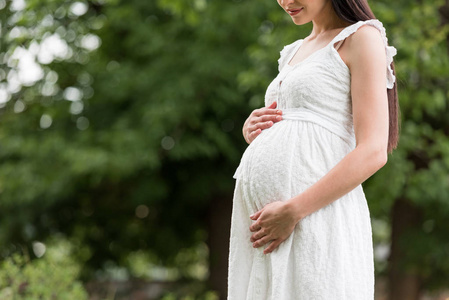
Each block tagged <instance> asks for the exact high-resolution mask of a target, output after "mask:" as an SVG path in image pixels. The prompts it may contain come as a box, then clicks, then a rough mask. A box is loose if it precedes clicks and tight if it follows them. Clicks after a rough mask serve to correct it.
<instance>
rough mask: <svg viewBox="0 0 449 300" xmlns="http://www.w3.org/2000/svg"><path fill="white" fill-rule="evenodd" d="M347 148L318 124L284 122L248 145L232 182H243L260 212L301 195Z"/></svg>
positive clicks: (338, 159) (341, 156) (277, 124)
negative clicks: (267, 205) (268, 206)
mask: <svg viewBox="0 0 449 300" xmlns="http://www.w3.org/2000/svg"><path fill="white" fill-rule="evenodd" d="M347 148H348V146H347V145H346V144H345V143H344V142H343V141H342V140H341V139H340V138H339V137H338V136H336V135H334V134H332V133H331V132H330V131H328V130H327V129H325V128H322V127H321V126H319V125H317V124H314V123H311V122H302V121H292V120H284V121H281V122H279V123H276V124H274V125H273V126H272V127H271V128H269V129H266V130H264V131H263V132H262V133H261V134H260V135H259V136H258V137H257V138H256V139H255V140H254V141H253V142H252V143H251V144H250V145H249V147H248V148H247V149H246V151H245V153H244V154H243V157H242V159H241V162H240V165H239V168H238V169H237V172H236V174H235V178H236V179H238V180H242V181H244V182H245V184H246V185H247V193H248V197H249V198H250V199H252V200H251V201H252V202H254V204H255V205H256V207H257V208H260V207H263V206H264V205H266V204H267V203H270V202H273V201H283V200H287V199H290V198H291V197H293V196H296V195H298V194H299V193H301V192H302V191H304V190H305V189H306V188H307V187H309V186H310V185H312V184H313V183H315V182H316V181H318V180H319V179H320V178H321V177H322V176H324V175H325V174H326V173H327V172H328V171H329V170H330V169H331V168H332V167H333V166H334V165H335V164H337V163H338V161H340V160H341V159H342V158H343V156H344V155H345V153H347V152H348V149H347Z"/></svg>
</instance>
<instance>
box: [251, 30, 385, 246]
mask: <svg viewBox="0 0 449 300" xmlns="http://www.w3.org/2000/svg"><path fill="white" fill-rule="evenodd" d="M343 47H346V50H343V49H342V51H344V53H345V55H344V57H347V59H346V60H345V58H344V57H343V60H345V62H346V64H347V65H348V67H349V69H350V71H351V96H352V110H353V119H354V132H355V137H356V147H355V149H354V150H353V151H351V152H350V153H349V154H348V155H346V156H345V157H344V158H343V159H342V160H341V161H340V162H339V163H338V164H337V165H336V166H335V167H334V168H333V169H331V170H330V171H329V172H328V173H327V174H326V175H325V176H324V177H322V178H321V179H320V180H319V181H318V182H316V183H315V184H313V185H312V186H310V187H309V188H308V189H307V190H305V191H304V192H303V193H301V194H300V195H298V196H296V197H294V198H291V199H290V200H288V201H284V202H273V203H270V204H268V205H267V206H265V207H264V208H263V209H261V210H260V211H258V212H257V213H256V214H254V215H252V216H251V219H253V220H255V222H254V223H253V224H252V225H251V227H250V230H251V231H252V232H254V234H253V235H252V237H251V242H253V246H254V247H256V248H257V247H261V246H264V245H265V244H267V243H269V242H271V244H270V245H269V246H268V247H267V248H266V249H265V251H264V253H270V252H272V251H273V250H274V249H276V248H277V247H278V246H279V245H280V244H281V243H282V242H283V241H284V240H285V239H287V237H288V236H289V235H290V234H291V232H292V231H293V229H294V227H295V225H296V223H297V222H298V221H299V220H301V219H302V218H304V217H306V216H308V215H310V214H311V213H313V212H315V211H317V210H319V209H320V208H323V207H324V206H326V205H328V204H330V203H332V202H333V201H335V200H337V199H339V198H341V197H342V196H343V195H345V194H347V193H349V192H350V191H351V190H353V189H354V188H355V187H357V186H358V185H360V184H361V183H362V182H363V181H365V180H366V179H368V178H369V177H370V176H371V175H373V174H374V173H375V172H376V171H377V170H379V169H380V168H381V167H382V166H384V165H385V163H386V162H387V145H388V97H387V92H386V73H385V72H386V71H385V70H386V54H385V47H384V44H383V41H382V38H381V35H380V34H379V31H378V30H377V29H375V28H373V27H371V26H363V27H362V28H360V29H359V30H358V31H357V32H356V33H354V34H353V35H352V36H350V37H349V38H348V39H347V40H346V41H345V44H344V45H343V46H342V48H343Z"/></svg>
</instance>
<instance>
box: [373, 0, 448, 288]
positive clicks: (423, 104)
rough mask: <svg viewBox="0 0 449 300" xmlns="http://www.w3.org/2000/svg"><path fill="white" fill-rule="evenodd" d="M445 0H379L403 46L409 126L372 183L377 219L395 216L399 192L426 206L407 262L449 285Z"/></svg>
mask: <svg viewBox="0 0 449 300" xmlns="http://www.w3.org/2000/svg"><path fill="white" fill-rule="evenodd" d="M443 5H444V1H419V2H416V3H415V2H413V4H411V3H410V2H408V1H395V2H394V3H392V2H386V1H385V2H384V1H376V3H375V5H373V8H376V11H375V13H377V15H378V17H379V18H380V19H381V20H383V21H384V23H385V25H386V26H387V32H388V33H389V37H390V39H389V41H390V43H391V44H393V45H394V46H395V47H397V48H398V55H397V58H396V72H397V78H398V83H399V101H400V105H401V113H402V130H401V137H400V142H399V147H398V149H397V150H396V151H395V152H394V153H393V154H392V155H390V157H389V162H388V164H387V165H386V166H385V167H384V168H383V169H382V170H381V171H380V172H378V173H377V174H376V175H375V176H374V177H373V178H372V179H371V180H370V181H369V182H368V183H367V184H366V185H365V186H366V193H367V195H368V196H369V204H370V208H371V211H372V214H373V215H374V217H375V218H379V219H382V220H388V218H389V216H390V215H389V212H390V209H391V206H392V204H393V202H394V201H395V199H398V198H401V199H407V200H408V201H410V202H411V203H413V204H414V205H415V206H416V207H417V208H418V209H419V210H420V211H421V212H422V215H423V217H422V219H421V220H420V221H421V226H420V227H419V228H418V229H412V230H410V231H409V232H408V233H407V234H406V235H405V236H403V237H402V238H401V241H399V242H400V244H401V245H402V247H403V249H407V251H406V253H404V257H403V260H402V264H403V267H404V269H408V270H413V272H415V273H418V274H420V275H421V276H422V277H423V278H424V281H425V283H424V285H425V286H426V287H427V288H433V287H439V286H440V287H441V286H443V287H445V286H447V280H445V279H444V278H447V274H449V259H448V258H449V239H448V238H447V232H448V230H449V202H448V201H447V199H448V196H449V180H448V174H449V164H448V160H449V151H448V149H449V139H448V135H449V118H448V116H449V93H448V88H447V87H448V86H449V72H448V70H449V55H448V54H449V52H448V44H447V37H448V36H449V25H447V24H446V25H441V24H442V22H441V18H440V16H439V12H438V8H439V7H441V6H443ZM443 274H446V275H443Z"/></svg>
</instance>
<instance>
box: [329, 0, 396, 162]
mask: <svg viewBox="0 0 449 300" xmlns="http://www.w3.org/2000/svg"><path fill="white" fill-rule="evenodd" d="M332 6H333V8H334V10H335V12H336V13H337V16H339V17H340V19H342V20H345V21H346V22H348V23H351V24H354V23H357V22H358V21H367V20H371V19H375V18H376V16H374V13H373V11H372V10H371V8H370V7H369V5H368V2H367V0H332ZM391 68H392V69H393V73H396V72H395V69H394V63H391ZM396 81H397V80H396ZM387 94H388V115H389V131H388V153H391V152H392V151H393V149H395V148H396V147H397V145H398V141H399V126H400V124H399V102H398V88H397V84H396V82H395V83H394V86H393V88H392V89H387Z"/></svg>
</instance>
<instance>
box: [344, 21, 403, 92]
mask: <svg viewBox="0 0 449 300" xmlns="http://www.w3.org/2000/svg"><path fill="white" fill-rule="evenodd" d="M346 35H347V42H345V44H346V47H347V51H348V56H347V57H348V60H360V59H361V60H378V61H379V63H380V62H381V61H385V63H386V65H387V79H388V87H389V88H391V86H392V84H393V83H394V81H395V76H394V74H393V71H392V69H391V66H390V65H391V63H392V62H393V57H394V56H395V55H396V53H397V51H396V48H394V47H392V46H390V45H389V44H388V38H387V35H386V31H385V27H384V26H383V24H382V23H381V22H380V21H379V20H376V19H373V20H367V21H359V22H357V23H355V24H353V25H351V26H349V27H348V32H347V33H346ZM348 62H349V61H348ZM349 64H351V63H350V62H349Z"/></svg>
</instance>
